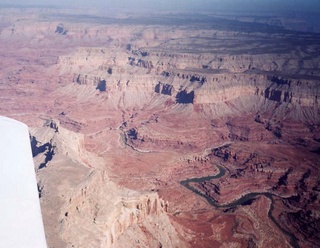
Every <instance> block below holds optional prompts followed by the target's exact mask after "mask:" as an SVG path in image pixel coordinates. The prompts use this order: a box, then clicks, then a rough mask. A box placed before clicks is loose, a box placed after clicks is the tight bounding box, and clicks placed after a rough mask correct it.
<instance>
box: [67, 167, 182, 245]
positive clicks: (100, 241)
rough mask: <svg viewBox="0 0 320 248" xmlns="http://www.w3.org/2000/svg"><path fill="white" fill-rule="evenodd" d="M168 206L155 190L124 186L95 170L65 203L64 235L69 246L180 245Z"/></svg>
mask: <svg viewBox="0 0 320 248" xmlns="http://www.w3.org/2000/svg"><path fill="white" fill-rule="evenodd" d="M167 207H168V206H167V203H165V202H164V201H163V200H161V199H160V198H159V196H158V194H157V193H156V192H148V193H147V192H145V193H143V192H141V193H138V192H134V191H131V190H128V189H125V188H121V187H119V186H117V185H115V184H114V183H113V182H111V181H110V180H109V179H108V178H107V174H106V173H104V172H95V173H94V174H92V175H91V176H90V180H89V182H87V183H86V184H85V185H83V186H81V187H80V188H79V189H78V190H77V191H75V193H74V194H72V195H70V197H69V200H68V202H67V203H66V204H65V205H64V207H63V212H62V217H61V218H62V219H63V220H62V222H63V233H64V235H63V236H64V238H65V240H68V243H69V244H68V245H69V246H70V247H71V246H76V247H81V245H82V244H84V243H85V244H86V245H87V246H92V247H121V246H123V245H124V246H126V247H136V246H139V245H140V246H141V245H142V246H146V247H154V246H159V244H161V246H163V247H180V246H181V245H182V243H181V241H179V237H178V235H177V233H176V230H175V228H174V227H173V226H172V224H171V223H170V220H169V218H168V216H167V213H166V211H167ZM75 232H76V233H77V234H78V235H77V236H74V235H73V233H75ZM123 242H124V243H123Z"/></svg>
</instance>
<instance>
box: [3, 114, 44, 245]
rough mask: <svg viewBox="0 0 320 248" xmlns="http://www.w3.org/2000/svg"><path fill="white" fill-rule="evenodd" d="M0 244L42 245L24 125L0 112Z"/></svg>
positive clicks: (40, 225)
mask: <svg viewBox="0 0 320 248" xmlns="http://www.w3.org/2000/svg"><path fill="white" fill-rule="evenodd" d="M0 247H1V248H2V247H14V248H20V247H23V248H24V247H26V248H27V247H28V248H29V247H30V248H42V247H46V240H45V234H44V228H43V223H42V216H41V209H40V204H39V197H38V191H37V181H36V177H35V172H34V164H33V159H32V152H31V146H30V139H29V131H28V127H27V126H26V125H25V124H23V123H21V122H18V121H15V120H12V119H9V118H6V117H1V116H0Z"/></svg>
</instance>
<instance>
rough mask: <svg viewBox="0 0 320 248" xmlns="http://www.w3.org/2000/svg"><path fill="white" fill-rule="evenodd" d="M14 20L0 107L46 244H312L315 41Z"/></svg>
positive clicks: (247, 31) (162, 25)
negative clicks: (22, 158)
mask: <svg viewBox="0 0 320 248" xmlns="http://www.w3.org/2000/svg"><path fill="white" fill-rule="evenodd" d="M28 13H29V12H28V11H27V12H25V13H22V14H21V15H23V16H24V18H26V20H15V18H13V19H12V18H9V17H8V18H6V19H5V20H4V19H3V20H4V21H3V25H2V26H1V34H0V43H1V46H0V55H1V56H2V58H3V59H2V60H1V65H2V67H1V68H0V88H1V91H0V100H1V103H2V104H1V106H0V111H1V115H8V116H11V117H15V118H16V119H19V120H22V121H24V122H25V123H27V124H28V125H29V126H32V127H33V128H32V129H31V144H32V147H33V155H34V161H35V166H36V170H37V175H38V188H39V196H40V197H41V204H42V208H43V216H44V222H45V227H46V232H47V239H48V245H49V247H124V246H126V247H127V246H131V247H137V246H140V247H188V246H191V247H194V246H197V247H212V246H214V247H226V246H228V247H232V246H234V247H255V246H258V247H275V246H277V245H279V244H281V245H283V246H287V247H290V246H294V247H295V246H296V247H298V246H299V245H300V246H312V245H314V244H318V243H319V237H318V236H317V234H316V231H315V230H316V229H317V227H319V218H318V216H319V211H318V206H319V203H318V199H319V190H318V188H319V187H318V184H319V182H318V179H317V176H318V174H319V172H318V160H319V159H318V154H319V147H320V145H319V140H320V136H319V127H320V124H319V114H320V113H319V94H320V92H319V90H320V88H319V79H320V78H319V76H320V75H319V49H320V48H319V39H320V38H319V36H318V35H316V34H311V33H297V32H292V31H287V30H284V29H279V27H274V26H268V25H262V24H261V26H256V25H253V24H250V23H245V24H244V23H241V22H237V21H234V22H226V23H225V22H224V21H222V20H220V19H216V18H213V19H211V17H209V16H206V17H203V19H201V18H200V19H199V17H194V18H195V19H194V21H192V22H190V21H189V17H188V18H187V19H183V17H181V18H175V17H174V16H170V15H169V16H165V17H163V18H160V19H157V18H150V20H149V19H148V20H147V21H146V20H145V19H139V18H133V17H131V18H129V19H104V18H102V17H101V16H100V17H92V16H85V17H84V16H82V17H81V18H80V17H79V16H69V15H68V14H67V13H59V16H60V17H61V18H59V20H58V19H57V17H56V15H54V14H52V12H51V11H49V13H48V16H47V17H46V18H42V17H40V16H38V15H35V14H34V12H31V13H32V15H30V16H28ZM7 16H8V15H7ZM3 18H4V17H3ZM148 18H149V17H148ZM208 18H209V19H208ZM146 22H148V23H146ZM212 23H214V24H215V25H213V24H212ZM217 165H219V166H220V167H219V166H217ZM219 168H220V169H219ZM221 168H223V170H224V173H222V174H223V175H222V174H221V175H220V176H219V177H218V176H217V177H214V175H217V174H218V175H219V171H221ZM180 182H181V183H180ZM186 182H188V183H186ZM185 185H187V186H188V187H185ZM252 194H253V195H252ZM237 200H240V202H237ZM214 202H215V204H220V206H217V205H215V204H212V203H214ZM228 204H231V205H228ZM307 222H312V223H313V224H312V225H311V226H310V228H309V229H307V230H305V229H304V228H303V226H304V225H305V223H307ZM302 229H303V230H302Z"/></svg>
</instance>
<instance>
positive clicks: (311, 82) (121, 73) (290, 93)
mask: <svg viewBox="0 0 320 248" xmlns="http://www.w3.org/2000/svg"><path fill="white" fill-rule="evenodd" d="M112 53H113V51H112V50H109V48H103V47H101V48H78V49H77V50H76V51H75V53H74V54H71V55H70V56H65V57H63V58H60V59H59V61H58V64H57V67H58V68H61V69H60V71H61V77H62V79H63V77H64V76H63V75H66V73H70V72H71V73H72V72H73V71H74V72H78V73H75V74H74V76H73V82H75V83H78V84H81V85H92V86H93V87H95V88H96V89H98V90H99V91H101V92H102V91H106V92H107V94H109V95H110V96H111V95H112V96H113V98H115V101H117V102H119V101H122V102H123V103H124V104H125V106H130V105H131V103H133V105H136V104H138V105H144V104H146V103H148V102H149V101H151V100H152V99H153V100H155V99H156V98H157V97H158V96H160V95H164V96H168V97H170V98H171V100H172V102H176V103H182V104H186V103H193V104H196V105H199V104H200V105H203V104H205V105H208V104H209V105H210V104H216V103H223V102H228V101H233V100H235V99H238V98H245V97H248V100H247V103H246V105H247V108H250V106H251V107H252V106H253V105H257V103H254V102H253V101H252V100H249V99H250V97H252V96H258V97H259V98H260V99H261V100H262V99H265V100H269V101H272V102H276V103H284V104H290V105H289V107H290V106H296V107H298V109H300V108H304V107H307V108H309V109H313V110H312V111H316V109H317V107H318V104H319V101H318V98H319V95H320V90H319V83H318V81H317V79H315V78H308V79H303V76H297V77H300V78H301V79H300V78H299V79H298V78H295V76H294V75H291V76H290V75H281V73H279V71H278V70H276V69H270V70H267V69H265V70H264V69H261V67H259V66H258V68H260V69H259V70H256V69H248V70H244V71H242V72H240V73H239V72H232V71H231V70H230V69H228V68H227V69H221V68H218V69H217V68H216V69H208V68H205V69H204V68H198V69H196V68H193V67H185V68H179V66H181V63H182V62H181V61H179V60H178V61H176V60H175V59H173V58H175V56H177V57H178V58H179V59H182V58H183V60H184V61H189V60H190V61H193V62H194V60H195V59H196V58H194V57H193V56H190V55H183V56H182V55H177V54H172V59H171V60H170V65H171V67H168V66H162V64H163V62H162V61H161V60H162V59H163V57H158V56H159V55H157V54H153V53H152V52H150V53H147V54H145V55H141V54H140V55H139V57H140V58H139V57H137V58H133V57H129V60H127V59H128V56H129V54H128V53H129V52H128V51H127V50H125V51H123V52H121V53H120V54H117V56H113V55H112ZM166 56H169V54H166ZM208 56H209V55H208ZM211 56H212V55H211ZM248 56H249V57H250V55H248ZM255 56H259V55H255ZM261 56H262V58H261V60H262V61H264V63H266V64H272V65H273V64H274V63H273V62H272V61H269V62H268V60H265V59H264V58H263V56H264V55H261ZM279 56H284V57H285V56H286V55H279ZM145 58H147V59H150V61H151V60H153V62H143V61H145V60H143V59H145ZM198 60H199V59H198ZM200 60H201V58H200ZM137 61H138V62H137ZM196 63H197V64H199V63H201V62H199V61H197V62H196ZM315 66H316V65H315ZM79 72H81V73H80V74H79ZM295 75H296V74H295ZM154 93H156V94H159V95H153V94H154ZM133 95H140V97H139V96H138V97H133ZM133 99H134V100H133ZM138 99H139V100H138ZM143 99H144V101H143ZM296 107H294V108H291V110H292V111H293V109H295V110H294V111H298V109H297V108H296ZM286 109H289V108H286ZM244 110H247V109H242V111H244ZM279 110H280V109H279ZM279 110H278V111H279ZM313 115H314V117H315V116H316V115H317V113H314V114H313ZM293 116H294V114H293Z"/></svg>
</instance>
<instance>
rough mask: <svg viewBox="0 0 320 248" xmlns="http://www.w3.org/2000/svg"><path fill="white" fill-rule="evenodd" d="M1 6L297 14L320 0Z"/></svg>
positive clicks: (6, 0) (44, 1)
mask: <svg viewBox="0 0 320 248" xmlns="http://www.w3.org/2000/svg"><path fill="white" fill-rule="evenodd" d="M0 4H1V5H11V6H12V5H24V6H30V5H33V6H45V5H49V6H57V7H59V6H61V7H64V6H65V7H77V8H117V9H123V10H131V11H144V10H154V11H218V10H224V11H273V12H274V11H276V12H286V11H298V12H316V13H318V12H320V0H304V1H303V0H131V1H130V2H128V1H126V0H118V1H116V2H115V1H111V0H105V1H103V0H92V1H89V0H79V1H74V0H57V1H55V2H54V3H53V2H52V1H50V0H2V1H1V3H0Z"/></svg>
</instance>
